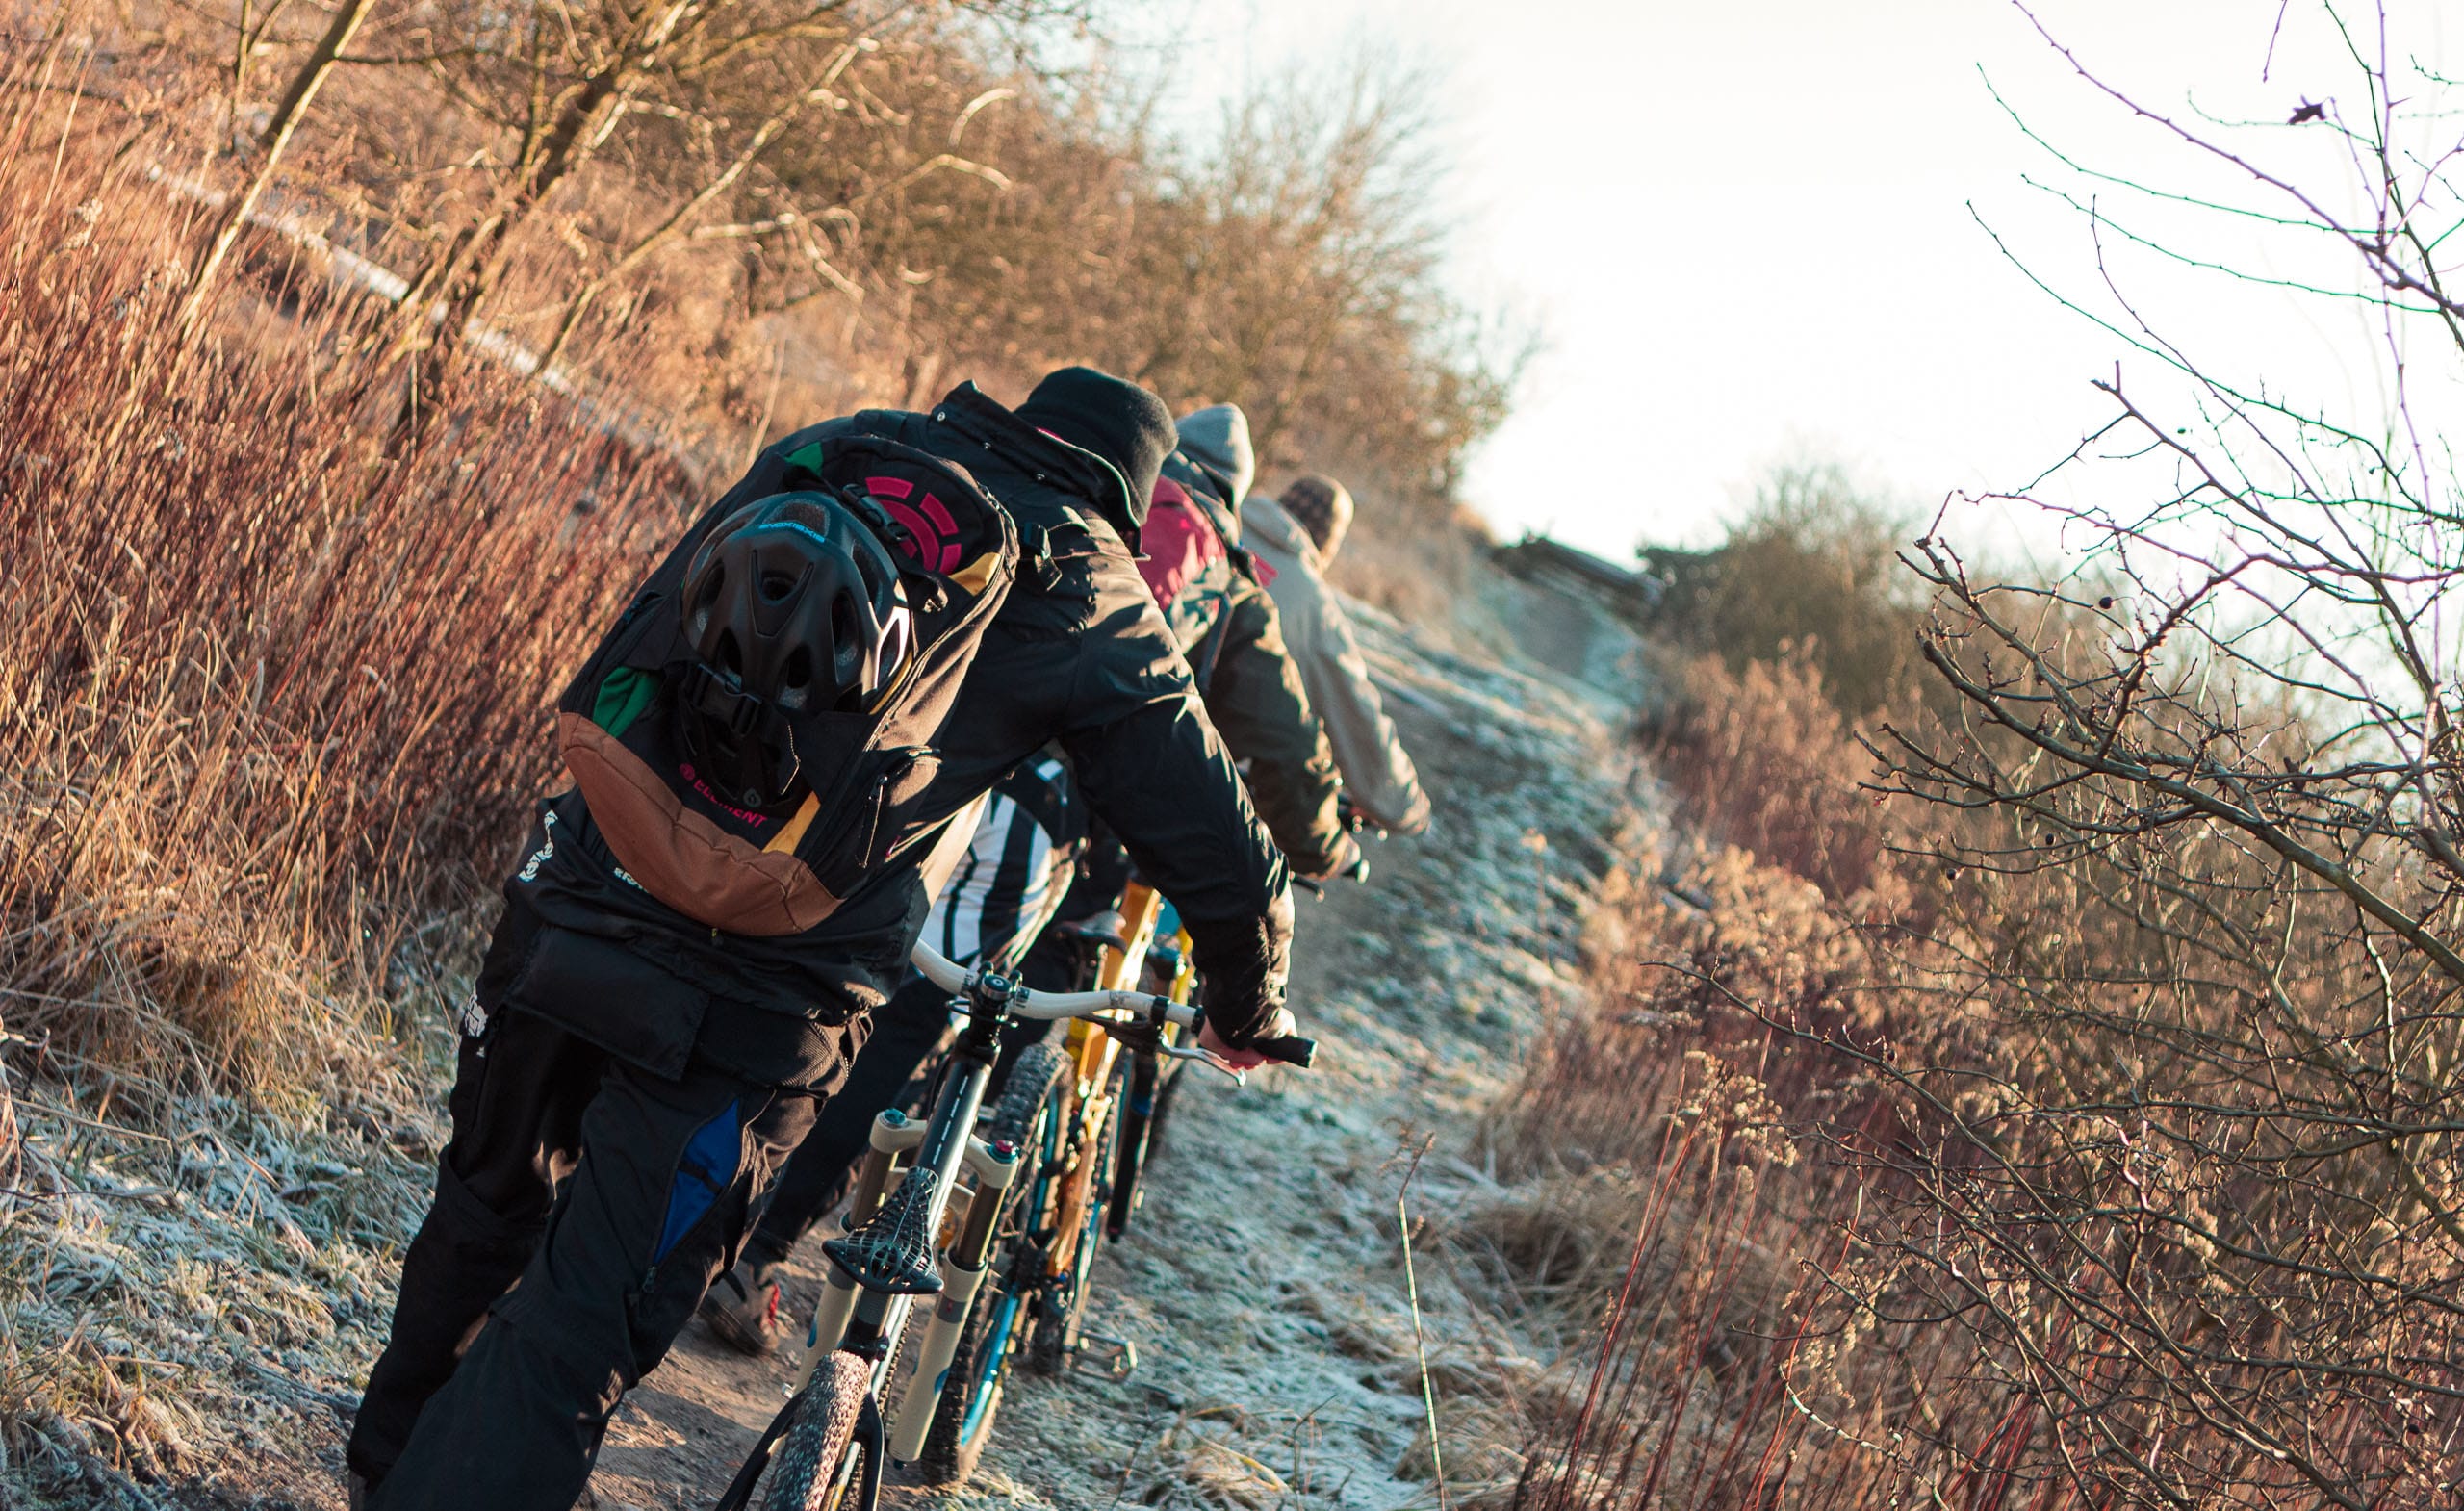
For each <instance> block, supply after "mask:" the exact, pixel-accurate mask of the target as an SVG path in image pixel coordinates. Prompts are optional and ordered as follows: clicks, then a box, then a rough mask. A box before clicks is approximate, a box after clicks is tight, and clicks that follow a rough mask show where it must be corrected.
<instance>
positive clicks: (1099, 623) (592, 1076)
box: [347, 368, 1292, 1511]
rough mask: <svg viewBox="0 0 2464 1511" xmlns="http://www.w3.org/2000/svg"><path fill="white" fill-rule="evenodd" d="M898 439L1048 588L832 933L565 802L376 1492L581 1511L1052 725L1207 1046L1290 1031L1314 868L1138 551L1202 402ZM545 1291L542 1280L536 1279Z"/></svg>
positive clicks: (1063, 378)
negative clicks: (1164, 941) (980, 833)
mask: <svg viewBox="0 0 2464 1511" xmlns="http://www.w3.org/2000/svg"><path fill="white" fill-rule="evenodd" d="M850 432H864V433H870V434H878V435H887V436H890V437H892V438H894V439H897V440H900V441H904V442H907V443H908V444H910V445H914V446H918V447H921V448H924V449H927V450H930V451H932V452H934V453H936V454H937V455H940V456H943V457H946V458H948V459H951V460H954V461H957V462H959V463H961V464H963V466H965V467H966V468H967V469H968V470H969V471H970V472H971V473H972V474H974V475H975V477H976V478H977V480H978V481H979V482H981V483H982V484H983V486H984V487H985V488H986V489H987V491H988V492H989V493H990V494H991V495H992V496H993V497H994V498H995V499H998V500H999V501H1000V502H1001V504H1002V505H1003V506H1004V507H1005V508H1006V509H1007V510H1008V511H1009V512H1010V513H1011V515H1012V516H1013V518H1014V521H1015V523H1016V525H1017V526H1018V528H1019V533H1020V537H1021V542H1022V544H1023V546H1024V552H1023V563H1022V566H1021V568H1020V571H1019V577H1018V581H1017V582H1016V583H1015V584H1014V586H1013V588H1012V590H1011V592H1010V595H1009V597H1008V599H1007V600H1006V601H1005V602H1004V603H1003V605H1002V607H1001V609H1000V612H999V613H998V615H997V616H996V617H995V618H994V620H993V622H992V625H991V627H989V629H988V632H987V635H986V638H985V641H984V644H983V647H982V649H981V651H980V652H979V653H978V654H977V657H976V659H975V661H974V663H973V664H972V665H971V667H970V668H969V670H968V672H967V674H966V677H965V679H964V682H963V685H962V688H961V691H960V693H959V696H958V701H957V703H956V704H955V706H954V707H953V709H952V711H951V714H950V717H949V719H948V722H947V723H946V725H945V726H944V727H943V730H942V731H941V733H940V736H939V738H938V740H937V755H938V756H939V760H940V767H939V772H938V775H937V777H936V779H935V780H934V781H933V784H932V785H931V786H930V787H929V788H928V789H927V791H926V793H925V795H924V797H923V799H922V800H921V801H920V802H919V804H918V805H917V807H916V808H915V809H914V810H913V812H912V814H911V817H910V819H909V821H908V822H907V824H906V826H905V827H904V829H903V830H902V832H899V833H898V834H896V835H895V836H893V839H892V842H891V844H890V846H889V848H888V851H887V856H888V858H887V860H886V861H885V862H884V863H883V864H882V865H881V866H880V867H879V868H878V869H877V870H876V871H875V872H874V873H873V875H872V877H871V879H870V880H869V881H867V882H866V883H864V884H861V885H860V886H859V887H857V888H855V889H854V890H853V891H852V892H851V894H850V895H849V896H848V897H847V898H846V900H845V901H844V903H843V904H842V905H841V906H840V907H839V908H838V909H837V910H836V911H835V912H834V913H833V914H832V915H831V916H830V917H829V918H828V919H827V920H825V921H824V922H823V923H821V924H819V925H818V926H816V927H814V928H812V929H810V930H808V931H806V932H805V933H803V934H800V935H786V936H782V937H772V938H756V937H750V936H745V935H722V934H720V933H719V932H717V931H715V930H712V929H707V928H705V927H703V926H701V925H699V924H697V923H694V922H693V921H691V920H690V919H687V918H685V917H684V916H683V915H681V914H680V913H677V912H675V911H673V910H671V909H667V908H666V907H664V906H663V905H661V904H659V903H657V902H656V901H655V900H654V899H652V898H651V897H650V895H649V894H648V893H647V892H644V891H642V890H641V889H640V888H639V887H637V886H634V885H632V884H630V879H629V878H628V877H626V876H625V875H624V873H623V872H622V870H621V869H620V868H619V867H617V865H616V864H615V862H614V860H613V858H612V857H611V855H610V853H609V851H608V849H607V847H606V844H605V842H604V841H603V839H602V838H601V837H600V836H599V834H598V833H597V832H596V830H595V829H594V827H593V824H592V821H591V816H590V813H589V810H588V807H587V806H586V805H585V804H583V802H582V801H581V799H580V797H579V795H578V793H575V792H567V793H565V794H562V795H561V796H559V797H557V798H554V799H552V800H550V801H549V802H548V803H547V804H545V805H543V807H542V812H541V817H540V821H539V823H538V825H537V826H536V827H535V828H534V830H533V831H532V834H531V837H530V841H529V843H528V844H527V845H526V849H525V853H524V858H523V860H522V862H521V864H520V865H519V867H518V868H517V869H516V871H515V873H514V875H513V876H512V878H511V879H510V880H508V881H507V883H506V884H505V896H506V901H507V907H506V911H505V915H504V918H503V919H502V921H501V923H500V924H499V926H498V929H497V933H496V935H495V938H494V939H493V940H492V942H491V944H490V946H489V950H488V954H487V958H486V960H484V961H483V963H482V966H481V969H480V975H479V979H478V982H477V985H476V986H475V991H474V994H473V998H472V1001H471V1002H470V1004H469V1005H468V1006H466V1008H465V1009H464V1010H463V1021H462V1027H463V1031H464V1037H463V1039H462V1043H461V1049H460V1060H459V1064H458V1066H457V1074H456V1080H455V1085H454V1088H453V1093H452V1100H451V1112H452V1116H453V1135H452V1138H451V1140H450V1141H449V1143H448V1144H447V1146H446V1149H445V1152H444V1155H443V1157H442V1159H441V1160H440V1162H439V1169H438V1176H437V1191H436V1196H435V1200H434V1203H433V1205H432V1206H431V1208H430V1210H429V1212H428V1215H427V1217H426V1219H425V1220H424V1222H423V1224H422V1226H421V1229H420V1232H419V1235H418V1236H417V1238H415V1239H414V1240H413V1242H412V1244H411V1246H410V1249H409V1251H408V1252H407V1253H406V1254H405V1256H404V1260H403V1267H402V1282H401V1292H400V1296H399V1299H398V1303H397V1307H396V1312H395V1318H394V1328H393V1333H392V1337H391V1339H390V1341H389V1342H388V1344H387V1345H386V1349H385V1352H384V1354H383V1355H382V1356H381V1357H380V1358H379V1359H378V1360H377V1362H376V1365H375V1367H374V1369H373V1370H372V1372H371V1375H370V1379H369V1385H368V1389H367V1392H366V1393H365V1396H364V1397H363V1401H362V1404H361V1409H360V1413H359V1418H358V1421H357V1423H356V1424H355V1426H354V1429H353V1431H352V1434H351V1439H350V1444H349V1447H348V1452H347V1458H348V1465H349V1470H350V1473H351V1478H352V1485H351V1490H352V1499H353V1503H354V1506H361V1505H372V1506H374V1507H376V1508H378V1511H467V1508H470V1507H475V1506H484V1507H487V1508H488V1511H564V1508H566V1507H569V1506H571V1505H572V1504H573V1503H574V1502H575V1500H576V1499H577V1498H578V1497H579V1496H580V1495H581V1493H582V1490H583V1487H584V1485H585V1483H586V1482H587V1480H588V1478H589V1473H590V1466H591V1463H592V1461H593V1460H594V1459H595V1457H596V1456H597V1453H598V1449H599V1444H600V1440H601V1438H602V1437H603V1434H604V1432H605V1429H606V1424H607V1420H608V1418H609V1416H610V1414H611V1413H612V1412H613V1411H614V1409H615V1406H616V1403H617V1401H618V1399H619V1398H620V1397H621V1396H622V1395H623V1393H624V1392H625V1391H626V1390H628V1389H629V1388H630V1387H631V1386H632V1385H633V1384H634V1383H635V1382H637V1381H638V1380H639V1379H640V1378H641V1376H642V1375H644V1374H645V1373H647V1372H649V1370H651V1369H652V1368H653V1367H654V1366H655V1365H656V1364H657V1363H658V1361H659V1359H660V1358H661V1357H663V1356H664V1354H665V1353H666V1350H667V1347H668V1345H670V1343H672V1342H673V1341H674V1339H675V1336H676V1334H677V1332H678V1331H679V1330H680V1328H681V1327H682V1325H683V1323H684V1321H685V1319H687V1318H689V1317H690V1316H691V1315H692V1312H693V1308H694V1307H695V1305H696V1304H697V1303H698V1302H699V1301H700V1299H701V1297H702V1294H703V1292H704V1290H705V1289H706V1287H707V1286H708V1284H709V1282H710V1279H711V1277H712V1276H713V1275H714V1274H716V1273H717V1272H718V1271H719V1270H721V1269H722V1268H725V1267H726V1266H727V1265H728V1264H729V1263H730V1262H731V1260H732V1256H733V1252H734V1250H735V1248H736V1245H737V1244H738V1242H740V1240H741V1239H742V1236H743V1228H744V1222H745V1215H746V1211H747V1208H748V1206H749V1204H750V1203H751V1202H752V1200H753V1199H754V1197H755V1196H756V1195H757V1193H758V1192H759V1191H760V1189H761V1188H762V1186H763V1185H764V1184H765V1183H766V1181H767V1180H768V1179H769V1177H770V1175H771V1174H772V1173H773V1172H774V1171H775V1170H776V1169H777V1167H778V1165H779V1164H780V1163H781V1162H782V1161H783V1159H784V1158H785V1156H786V1154H787V1153H788V1152H790V1151H791V1150H792V1149H793V1148H794V1147H795V1144H796V1142H797V1140H800V1139H801V1138H802V1137H803V1135H804V1133H805V1131H806V1130H807V1129H808V1128H809V1126H810V1124H811V1121H812V1115H813V1110H814V1106H815V1103H816V1102H817V1100H818V1099H819V1098H821V1097H824V1096H827V1095H829V1094H830V1093H831V1092H832V1091H833V1090H834V1089H835V1088H836V1087H837V1085H838V1084H839V1082H840V1081H841V1080H843V1078H844V1076H845V1074H846V1066H847V1063H848V1062H849V1060H850V1059H852V1058H853V1056H854V1054H855V1051H856V1049H857V1048H858V1047H859V1046H860V1044H861V1042H862V1040H863V1037H864V1032H865V1020H866V1014H867V1013H868V1012H870V1011H871V1010H872V1009H874V1008H875V1007H877V1006H879V1005H880V1004H881V1002H882V1001H883V1000H884V997H885V995H886V992H887V991H888V990H889V989H890V988H891V987H892V986H895V984H896V982H897V980H898V977H899V974H900V972H901V971H902V970H903V968H904V965H905V960H906V956H907V952H908V950H909V948H910V946H911V943H912V942H913V939H914V936H915V934H916V931H917V930H918V929H919V928H920V927H921V924H922V921H923V917H924V913H925V905H926V897H925V886H924V884H923V882H922V880H921V879H920V876H919V874H918V870H917V867H918V865H919V863H920V862H921V860H922V858H923V857H924V855H925V854H926V852H928V851H929V850H930V849H931V848H932V846H933V844H934V842H935V840H936V839H937V837H938V836H939V834H940V832H941V830H942V829H943V827H944V826H945V825H946V823H947V821H948V820H949V818H950V817H951V816H952V815H953V814H956V813H958V812H959V811H960V810H961V809H962V808H963V807H966V806H967V805H968V804H969V803H971V802H972V801H973V800H974V799H975V798H976V797H977V796H978V795H979V794H980V793H982V792H984V791H985V790H986V789H987V788H988V787H989V786H991V784H992V783H993V782H994V781H997V780H998V779H999V778H1000V777H1001V776H1002V774H1003V773H1005V772H1007V771H1008V770H1010V769H1011V768H1012V767H1013V766H1014V765H1016V764H1017V763H1018V762H1019V761H1020V760H1021V759H1023V758H1025V757H1026V756H1027V755H1030V754H1031V753H1033V752H1034V751H1036V750H1037V749H1039V748H1040V747H1041V746H1042V745H1043V744H1044V743H1045V742H1047V741H1049V740H1056V739H1057V740H1058V741H1059V743H1060V744H1061V746H1062V747H1063V748H1064V749H1065V751H1067V752H1068V754H1069V755H1070V758H1071V761H1072V763H1073V765H1074V766H1075V768H1076V771H1077V773H1078V777H1079V781H1080V782H1081V783H1082V785H1083V787H1084V790H1085V793H1086V796H1087V799H1088V801H1089V803H1090V805H1091V807H1092V809H1093V811H1094V812H1096V813H1097V814H1099V815H1101V816H1102V817H1103V818H1104V819H1105V820H1106V821H1107V822H1108V823H1109V824H1111V825H1112V827H1113V828H1114V829H1115V830H1116V831H1117V832H1118V833H1119V834H1120V835H1121V837H1122V838H1123V839H1124V841H1125V842H1126V843H1127V844H1128V846H1129V849H1130V852H1131V854H1132V855H1133V856H1135V857H1136V858H1137V860H1138V863H1139V864H1140V866H1141V867H1142V869H1143V870H1144V871H1145V872H1146V874H1147V875H1148V876H1150V877H1152V878H1153V879H1154V880H1155V881H1156V882H1157V884H1159V885H1160V886H1162V887H1164V888H1165V889H1166V891H1167V892H1168V894H1169V895H1171V896H1172V897H1173V898H1174V900H1175V902H1176V903H1177V904H1178V905H1179V906H1180V909H1181V911H1182V916H1183V918H1184V920H1185V921H1186V922H1187V924H1188V926H1189V930H1190V934H1191V936H1192V938H1193V940H1194V941H1195V943H1196V946H1197V951H1198V957H1199V959H1200V960H1201V961H1202V962H1203V963H1204V965H1205V969H1206V973H1207V995H1206V1008H1207V1014H1208V1022H1207V1028H1206V1032H1205V1035H1204V1037H1205V1038H1206V1039H1207V1040H1208V1041H1210V1042H1211V1043H1213V1044H1215V1045H1217V1046H1219V1047H1220V1048H1221V1049H1223V1050H1224V1051H1226V1052H1227V1053H1228V1054H1229V1056H1230V1058H1231V1059H1232V1060H1233V1061H1234V1062H1235V1063H1244V1064H1255V1063H1261V1061H1262V1059H1263V1058H1264V1057H1263V1056H1262V1055H1261V1054H1259V1053H1258V1052H1257V1051H1256V1050H1254V1049H1253V1048H1251V1047H1249V1046H1251V1045H1252V1044H1254V1043H1257V1042H1259V1041H1261V1040H1264V1039H1269V1038H1271V1037H1275V1036H1277V1035H1279V1034H1284V1033H1288V1032H1290V1024H1291V1018H1290V1014H1289V1013H1287V1012H1285V1011H1284V1010H1283V1007H1282V998H1283V991H1284V982H1285V976H1286V972H1287V966H1288V955H1289V951H1290V944H1291V933H1292V922H1291V918H1292V914H1291V901H1290V897H1289V895H1288V892H1287V888H1286V875H1285V867H1284V862H1283V858H1282V857H1281V856H1280V854H1279V853H1278V852H1277V851H1276V850H1275V848H1274V846H1273V844H1272V842H1271V841H1270V839H1269V838H1268V836H1267V833H1266V832H1265V830H1264V828H1263V826H1261V825H1260V823H1259V822H1258V819H1257V816H1256V814H1255V813H1254V812H1253V811H1252V809H1251V808H1250V806H1249V803H1248V800H1247V798H1246V796H1245V793H1244V792H1243V790H1242V786H1241V782H1240V778H1239V776H1238V774H1237V773H1236V772H1235V770H1234V768H1233V765H1232V762H1231V759H1230V757H1229V756H1228V755H1226V754H1225V752H1224V749H1223V746H1222V743H1221V741H1220V740H1219V739H1218V737H1217V736H1216V733H1215V730H1214V728H1213V727H1212V726H1211V725H1210V724H1209V723H1208V722H1207V719H1206V716H1205V713H1204V711H1203V709H1202V708H1201V707H1200V705H1199V704H1198V702H1197V698H1196V696H1195V693H1194V691H1193V688H1192V685H1191V679H1190V672H1189V668H1188V665H1187V663H1186V662H1185V661H1184V660H1183V659H1182V657H1181V655H1180V653H1179V652H1178V651H1177V649H1175V647H1174V645H1173V643H1172V640H1171V638H1170V635H1169V633H1168V630H1167V629H1166V627H1165V626H1164V623H1163V620H1162V618H1161V616H1160V615H1159V614H1158V613H1157V611H1156V608H1155V604H1154V600H1153V599H1152V598H1151V597H1150V596H1149V595H1148V593H1147V591H1146V586H1145V584H1144V583H1143V582H1142V580H1141V579H1140V577H1139V575H1138V572H1137V568H1136V566H1135V565H1134V562H1133V559H1132V556H1131V550H1132V546H1131V544H1130V543H1131V542H1134V540H1135V538H1136V534H1137V530H1138V526H1139V525H1140V523H1141V521H1142V518H1143V515H1144V506H1145V502H1146V499H1147V498H1148V496H1149V494H1150V493H1151V491H1152V488H1153V484H1154V478H1155V474H1156V469H1157V467H1158V465H1159V464H1160V463H1161V461H1162V459H1163V457H1164V455H1165V454H1166V453H1167V452H1168V451H1169V450H1170V449H1171V448H1172V446H1173V444H1174V436H1173V430H1172V423H1171V417H1170V412H1169V411H1168V410H1167V409H1166V408H1165V407H1164V405H1163V403H1162V402H1161V401H1160V400H1159V399H1157V398H1156V397H1154V396H1153V395H1151V394H1148V393H1147V392H1146V391H1144V390H1143V389H1140V388H1138V387H1136V386H1135V385H1132V384H1129V383H1126V382H1124V381H1122V380H1120V379H1117V378H1114V377H1111V376H1110V375H1108V374H1104V373H1100V372H1095V371H1091V370H1089V369H1083V368H1071V369H1064V370H1062V371H1057V372H1054V373H1052V374H1050V375H1048V376H1047V377H1046V378H1045V379H1044V381H1043V382H1042V383H1040V384H1039V385H1038V386H1037V388H1036V390H1035V392H1034V394H1033V395H1031V396H1030V397H1029V399H1028V401H1027V402H1026V403H1025V404H1022V405H1021V406H1019V408H1018V409H1017V410H1016V411H1012V410H1009V409H1006V408H1004V407H1002V406H1001V405H1000V404H998V403H996V402H994V401H993V400H992V399H990V398H988V397H986V396H985V395H983V394H982V393H981V392H979V391H978V390H977V389H976V388H975V387H974V385H972V384H963V385H961V386H960V387H959V388H958V389H956V390H954V391H953V392H952V393H951V394H950V395H949V396H948V397H945V398H944V399H943V400H942V401H941V402H940V403H939V404H937V405H936V406H935V407H934V409H933V410H932V411H931V412H930V413H929V414H915V413H908V412H903V411H892V410H869V411H865V412H863V413H861V414H858V415H855V416H852V417H849V418H847V419H843V420H836V421H832V422H828V423H824V424H822V425H818V426H814V427H811V428H809V429H807V430H804V431H800V432H798V433H797V434H796V435H793V436H790V437H788V438H787V439H786V440H785V441H783V442H781V443H779V447H780V448H782V449H783V450H789V451H792V450H794V449H797V448H802V447H804V446H806V445H809V444H811V443H812V442H814V441H816V440H818V441H823V442H827V441H828V440H829V439H830V438H831V437H832V436H833V435H839V434H847V433H850ZM517 1281H518V1282H519V1284H517V1283H516V1282H517Z"/></svg>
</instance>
